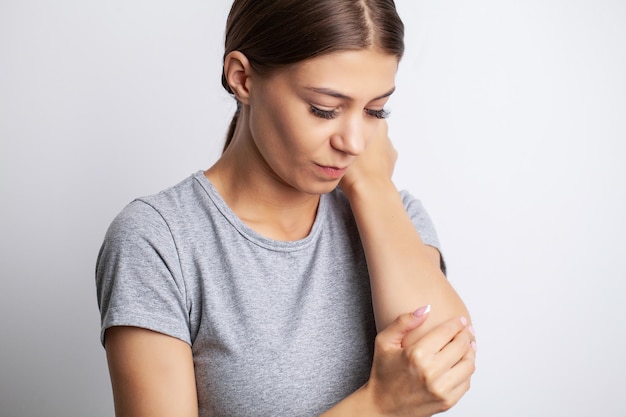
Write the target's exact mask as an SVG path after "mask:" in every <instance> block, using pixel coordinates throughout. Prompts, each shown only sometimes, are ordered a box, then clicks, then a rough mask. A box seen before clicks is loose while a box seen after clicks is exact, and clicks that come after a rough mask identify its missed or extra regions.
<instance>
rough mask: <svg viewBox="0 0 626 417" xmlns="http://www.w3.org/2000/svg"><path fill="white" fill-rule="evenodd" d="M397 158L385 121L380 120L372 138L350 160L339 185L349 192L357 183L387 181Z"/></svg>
mask: <svg viewBox="0 0 626 417" xmlns="http://www.w3.org/2000/svg"><path fill="white" fill-rule="evenodd" d="M397 158H398V153H397V152H396V150H395V148H394V147H393V144H392V143H391V140H390V139H389V136H388V127H387V122H386V121H385V120H380V121H379V122H377V124H376V134H375V135H374V138H373V139H372V140H371V142H370V143H369V144H367V147H366V148H365V150H364V151H363V153H361V154H360V155H358V156H357V157H356V158H355V160H354V162H352V164H351V165H350V168H348V171H347V172H346V175H344V177H343V178H342V179H341V182H340V183H339V186H340V187H341V189H342V190H344V192H349V191H350V190H352V189H353V188H354V187H355V186H356V185H359V184H378V183H383V184H384V183H387V182H389V181H390V180H391V175H392V174H393V169H394V167H395V164H396V160H397Z"/></svg>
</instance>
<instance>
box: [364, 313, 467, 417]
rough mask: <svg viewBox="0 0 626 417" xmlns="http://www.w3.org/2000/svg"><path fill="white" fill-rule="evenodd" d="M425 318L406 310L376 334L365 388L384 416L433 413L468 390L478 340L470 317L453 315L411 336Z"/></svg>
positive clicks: (420, 416)
mask: <svg viewBox="0 0 626 417" xmlns="http://www.w3.org/2000/svg"><path fill="white" fill-rule="evenodd" d="M426 318H427V315H421V316H417V317H416V316H415V315H414V314H412V313H411V314H403V315H401V316H400V317H398V318H397V319H396V321H394V322H393V323H392V324H390V325H389V326H388V327H387V328H386V329H385V330H383V331H382V332H380V333H379V334H378V336H377V337H376V344H375V350H374V363H373V365H372V372H371V375H370V379H369V381H368V382H367V384H366V385H365V387H364V389H365V390H367V391H369V393H370V396H371V397H370V398H371V399H372V401H373V403H374V404H375V406H376V408H377V409H378V411H379V412H380V414H381V415H393V416H413V417H423V416H432V415H433V414H435V413H439V412H442V411H445V410H448V409H449V408H451V407H452V406H453V405H454V404H456V403H457V402H458V401H459V399H460V398H461V397H462V396H463V394H465V392H467V390H468V389H469V385H470V376H471V375H472V373H473V372H474V359H475V351H474V348H473V347H474V346H475V344H473V336H472V334H471V332H470V331H469V329H468V327H467V321H466V320H465V319H462V318H460V317H455V318H452V319H450V320H447V321H445V322H443V323H441V324H440V325H438V326H436V327H434V328H433V329H432V330H430V331H429V332H428V333H426V334H425V335H424V336H422V337H421V338H419V339H418V340H412V337H411V331H412V330H415V329H417V328H418V327H419V326H421V325H422V323H424V321H426Z"/></svg>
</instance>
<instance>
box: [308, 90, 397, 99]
mask: <svg viewBox="0 0 626 417" xmlns="http://www.w3.org/2000/svg"><path fill="white" fill-rule="evenodd" d="M306 89H307V90H311V91H313V92H315V93H319V94H325V95H327V96H331V97H335V98H339V99H342V100H349V101H352V100H353V99H352V97H350V96H346V95H345V94H341V93H340V92H337V91H335V90H331V89H330V88H317V87H306ZM394 91H396V87H394V88H392V89H391V90H389V91H388V92H386V93H385V94H383V95H382V96H378V97H376V98H375V99H373V100H371V101H376V100H380V99H382V98H386V97H389V96H390V95H392V94H393V93H394Z"/></svg>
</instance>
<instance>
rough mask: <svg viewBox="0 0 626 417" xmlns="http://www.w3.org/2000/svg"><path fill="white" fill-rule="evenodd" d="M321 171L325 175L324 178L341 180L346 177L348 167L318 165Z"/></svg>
mask: <svg viewBox="0 0 626 417" xmlns="http://www.w3.org/2000/svg"><path fill="white" fill-rule="evenodd" d="M316 165H317V167H318V168H319V170H320V171H321V172H322V173H323V174H324V176H326V177H328V178H330V179H339V178H341V177H343V176H344V174H345V173H346V171H347V170H348V167H343V168H341V167H335V166H327V165H319V164H316Z"/></svg>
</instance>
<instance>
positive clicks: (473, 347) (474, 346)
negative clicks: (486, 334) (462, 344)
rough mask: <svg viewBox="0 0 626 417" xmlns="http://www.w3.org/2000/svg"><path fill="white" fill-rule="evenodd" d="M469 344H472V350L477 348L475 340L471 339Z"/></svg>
mask: <svg viewBox="0 0 626 417" xmlns="http://www.w3.org/2000/svg"><path fill="white" fill-rule="evenodd" d="M470 345H471V346H472V349H474V352H476V351H477V350H478V348H477V347H476V342H474V341H472V342H471V343H470Z"/></svg>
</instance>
